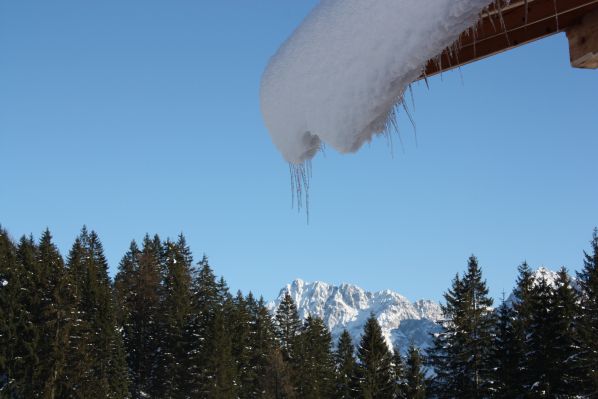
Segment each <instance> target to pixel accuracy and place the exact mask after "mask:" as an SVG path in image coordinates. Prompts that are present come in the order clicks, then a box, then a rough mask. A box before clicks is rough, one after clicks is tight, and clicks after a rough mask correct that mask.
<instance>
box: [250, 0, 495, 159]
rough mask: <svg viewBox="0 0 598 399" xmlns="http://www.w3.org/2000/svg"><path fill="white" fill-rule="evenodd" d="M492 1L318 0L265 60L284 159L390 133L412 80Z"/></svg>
mask: <svg viewBox="0 0 598 399" xmlns="http://www.w3.org/2000/svg"><path fill="white" fill-rule="evenodd" d="M491 2H492V1H491V0H321V1H320V3H319V4H318V5H317V6H316V7H315V8H314V9H313V10H312V12H311V13H310V14H309V15H308V16H307V17H306V18H305V20H304V21H303V22H302V23H301V25H300V26H299V27H298V28H297V29H296V30H295V32H294V33H293V34H292V35H291V37H290V38H289V39H288V40H287V41H286V42H285V43H284V44H283V45H282V46H281V47H280V49H279V50H278V52H277V53H276V54H275V55H274V56H273V57H272V59H271V60H270V62H269V64H268V66H267V68H266V70H265V72H264V75H263V78H262V83H261V90H260V97H261V98H260V100H261V108H262V113H263V116H264V120H265V123H266V126H267V128H268V130H269V131H270V134H271V136H272V140H273V141H274V144H275V145H276V146H277V147H278V149H279V150H280V152H281V153H282V155H283V156H284V158H285V159H286V160H287V161H289V162H291V163H293V164H301V163H303V162H304V161H306V160H309V159H311V158H312V157H313V156H314V155H315V154H316V152H317V151H318V149H320V147H321V145H322V142H324V143H326V144H327V145H330V146H331V147H333V148H335V149H336V150H337V151H339V152H341V153H348V152H354V151H357V150H358V149H359V148H360V147H361V146H362V145H363V144H364V143H365V142H367V141H369V140H371V139H372V137H373V136H374V135H376V134H379V133H383V132H387V131H388V127H389V124H390V123H392V122H393V120H394V117H395V114H394V113H395V107H396V106H397V104H400V102H401V100H402V96H403V93H404V92H405V89H406V88H407V87H408V85H409V84H410V83H412V82H413V81H414V80H416V79H417V78H418V77H419V76H420V75H421V73H422V71H423V69H424V67H425V65H426V63H427V61H428V60H430V59H433V58H436V57H437V56H439V55H440V54H441V52H442V51H443V50H444V49H445V48H447V47H448V46H450V45H451V44H453V43H454V42H455V41H456V40H457V39H458V37H459V35H460V34H461V33H462V32H463V31H465V30H467V29H468V28H470V27H471V26H472V25H474V24H475V23H476V21H477V19H478V18H479V14H480V12H482V10H483V9H484V8H485V7H487V6H488V5H489V4H490V3H491Z"/></svg>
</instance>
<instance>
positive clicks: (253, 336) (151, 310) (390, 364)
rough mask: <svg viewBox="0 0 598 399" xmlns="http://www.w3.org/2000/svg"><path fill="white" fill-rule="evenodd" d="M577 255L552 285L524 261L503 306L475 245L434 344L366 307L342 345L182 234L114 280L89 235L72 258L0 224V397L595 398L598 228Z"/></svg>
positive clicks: (155, 245)
mask: <svg viewBox="0 0 598 399" xmlns="http://www.w3.org/2000/svg"><path fill="white" fill-rule="evenodd" d="M582 250H585V251H584V252H582ZM580 254H582V256H580V265H576V266H579V271H578V272H569V271H568V270H566V269H564V268H563V269H561V270H559V272H558V274H557V278H556V280H555V281H547V280H546V279H544V278H537V276H536V275H535V274H534V272H533V270H532V269H531V268H530V267H529V266H528V265H527V264H526V263H523V264H521V265H519V266H518V278H517V281H516V282H515V286H514V289H513V292H512V294H510V295H506V297H505V298H504V299H503V300H502V301H500V303H494V301H493V299H492V298H491V297H490V296H489V293H488V292H489V291H488V287H487V285H486V281H485V280H484V278H483V275H482V268H481V266H480V265H479V264H478V260H477V259H476V258H475V257H474V256H472V257H471V258H469V260H468V261H467V263H466V269H465V270H464V271H463V273H459V274H457V275H455V277H454V279H453V280H452V282H447V285H449V284H450V285H449V287H448V289H447V290H446V292H445V294H444V301H443V304H442V311H443V319H442V320H439V321H438V323H439V330H438V331H439V332H438V333H436V334H435V335H434V345H433V346H432V347H431V348H428V349H426V350H422V349H419V348H417V347H415V346H411V347H410V349H409V350H408V351H407V353H399V351H393V350H392V349H393V348H389V347H388V346H387V344H386V341H385V339H384V337H383V335H382V332H381V328H380V325H379V324H378V322H377V320H376V318H375V317H374V315H373V314H372V316H371V317H370V318H369V319H368V321H367V323H366V324H365V326H364V329H363V335H362V336H361V339H360V341H359V342H352V339H351V336H350V335H349V333H348V332H347V331H345V332H344V333H343V334H342V335H341V336H340V339H338V341H337V342H333V340H332V337H331V334H330V332H329V331H328V328H327V326H326V325H325V324H324V322H323V321H322V320H321V319H319V318H317V317H307V318H306V319H304V320H302V319H301V318H300V317H299V314H298V312H297V306H296V304H295V303H294V302H293V299H292V298H291V296H289V295H288V294H287V295H286V296H285V297H284V299H283V300H282V302H281V303H280V306H279V307H278V308H277V309H276V310H275V311H272V310H270V308H269V307H268V306H267V304H266V302H265V300H264V299H263V298H261V297H259V296H256V295H254V294H253V293H251V292H248V293H242V292H236V293H235V292H231V291H230V290H229V288H228V286H227V283H226V281H225V280H224V279H223V278H222V277H217V275H216V274H215V272H214V270H213V269H212V267H211V265H210V263H209V261H208V258H207V257H206V256H203V257H202V258H201V259H199V261H196V260H194V259H193V256H192V253H191V250H190V248H189V247H188V245H187V243H186V241H185V238H184V237H183V236H182V235H181V236H179V237H178V238H177V239H176V240H174V241H171V240H169V239H166V240H162V239H161V238H159V237H158V236H153V237H151V236H149V235H146V236H145V238H144V239H143V241H142V242H141V243H136V242H135V241H133V242H132V243H131V244H130V247H129V249H128V251H127V252H126V253H125V254H124V256H123V257H122V260H121V261H120V264H119V265H118V270H117V272H116V274H115V275H114V277H111V276H110V274H109V268H108V263H107V260H106V257H105V256H104V252H103V248H102V244H101V241H100V238H99V237H98V235H97V234H96V233H95V232H93V231H89V230H87V229H86V228H83V229H82V230H81V232H80V234H79V236H78V237H77V238H76V240H75V242H74V243H73V245H72V247H71V249H70V251H69V252H68V254H66V257H65V258H63V256H62V255H61V254H60V252H59V251H58V248H57V247H56V245H55V244H54V243H53V240H52V235H51V233H50V232H49V231H48V230H46V231H45V232H43V233H42V234H41V237H39V239H35V238H34V237H32V236H24V237H22V238H20V239H18V240H15V239H13V238H12V237H11V236H10V235H9V233H8V231H6V230H4V229H2V228H0V398H11V399H12V398H19V399H20V398H23V399H30V398H44V399H59V398H80V399H95V398H119V399H120V398H135V399H137V398H181V399H182V398H214V399H233V398H243V399H249V398H307V399H311V398H313V399H316V398H339V399H340V398H368V399H370V398H371V399H374V398H375V399H391V398H417V399H420V398H472V399H473V398H584V397H585V398H596V397H598V231H597V230H594V233H593V235H592V237H591V240H590V245H589V246H587V244H586V245H584V243H580ZM505 267H507V266H505ZM509 267H516V265H512V266H509ZM257 288H259V287H257Z"/></svg>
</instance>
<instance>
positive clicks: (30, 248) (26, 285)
mask: <svg viewBox="0 0 598 399" xmlns="http://www.w3.org/2000/svg"><path fill="white" fill-rule="evenodd" d="M36 258H37V246H36V245H35V242H34V240H33V237H32V236H28V237H26V236H23V237H21V239H20V241H19V244H18V246H17V267H18V268H19V269H20V273H19V274H20V287H19V288H20V293H19V296H18V301H19V302H20V304H21V308H20V309H21V312H20V314H19V319H20V320H19V321H18V324H17V325H18V326H19V328H18V330H17V331H16V333H17V339H16V342H15V357H14V369H13V376H14V382H13V388H14V392H15V393H16V394H17V396H20V397H35V396H36V391H37V390H39V389H40V387H39V381H38V379H37V375H36V370H37V369H38V366H39V361H40V359H39V357H38V344H39V338H40V337H39V336H40V331H39V328H38V326H37V325H36V324H35V318H36V316H38V310H39V307H40V302H41V298H40V293H39V292H38V290H37V282H38V281H37V278H38V263H37V261H36Z"/></svg>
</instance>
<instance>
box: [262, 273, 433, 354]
mask: <svg viewBox="0 0 598 399" xmlns="http://www.w3.org/2000/svg"><path fill="white" fill-rule="evenodd" d="M286 292H288V293H290V295H291V297H292V298H293V300H294V301H295V303H296V304H297V308H298V310H299V315H300V316H301V317H303V318H305V317H307V315H308V314H310V315H312V316H317V317H320V318H322V319H323V320H324V323H325V324H326V325H327V326H328V328H329V329H330V331H331V332H332V336H333V339H334V341H336V339H337V338H338V337H339V336H340V334H341V333H342V331H343V329H344V328H346V329H347V330H348V331H349V333H350V334H351V336H352V338H353V343H354V344H355V345H357V344H358V343H359V338H360V336H361V333H362V330H363V325H364V324H365V321H366V320H367V318H368V317H369V316H370V314H371V313H374V314H375V315H376V318H377V319H378V322H379V323H380V326H381V327H382V332H383V334H384V336H385V338H386V342H387V344H388V345H389V347H391V348H393V347H398V348H400V349H401V351H402V352H404V351H406V349H407V348H408V346H409V345H410V344H411V343H413V344H415V345H417V346H420V347H422V348H425V347H427V346H428V345H430V344H431V339H430V332H432V331H435V330H436V328H437V327H436V325H435V323H434V321H435V320H437V319H439V318H440V317H441V310H440V306H439V305H438V304H437V303H435V302H433V301H429V300H419V301H416V302H410V301H409V300H408V299H407V298H405V297H404V296H402V295H400V294H398V293H396V292H394V291H390V290H385V291H379V292H368V291H365V290H363V289H362V288H359V287H357V286H355V285H350V284H341V285H340V286H333V285H329V284H326V283H323V282H320V281H316V282H313V283H307V282H305V281H303V280H299V279H298V280H295V281H293V282H292V283H291V284H287V285H286V286H285V287H284V288H283V289H282V290H281V291H280V294H279V296H278V298H277V299H276V300H275V301H274V302H272V303H271V304H270V308H271V310H274V309H275V308H276V306H278V304H279V303H280V300H281V299H282V298H283V296H284V294H285V293H286Z"/></svg>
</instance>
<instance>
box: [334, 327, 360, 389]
mask: <svg viewBox="0 0 598 399" xmlns="http://www.w3.org/2000/svg"><path fill="white" fill-rule="evenodd" d="M334 359H335V364H336V376H337V377H336V398H338V399H351V398H354V397H356V395H357V384H356V375H355V373H356V369H357V362H356V360H355V348H354V347H353V341H352V340H351V335H350V334H349V331H347V330H343V332H342V333H341V336H340V338H339V340H338V344H337V348H336V352H335V354H334Z"/></svg>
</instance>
